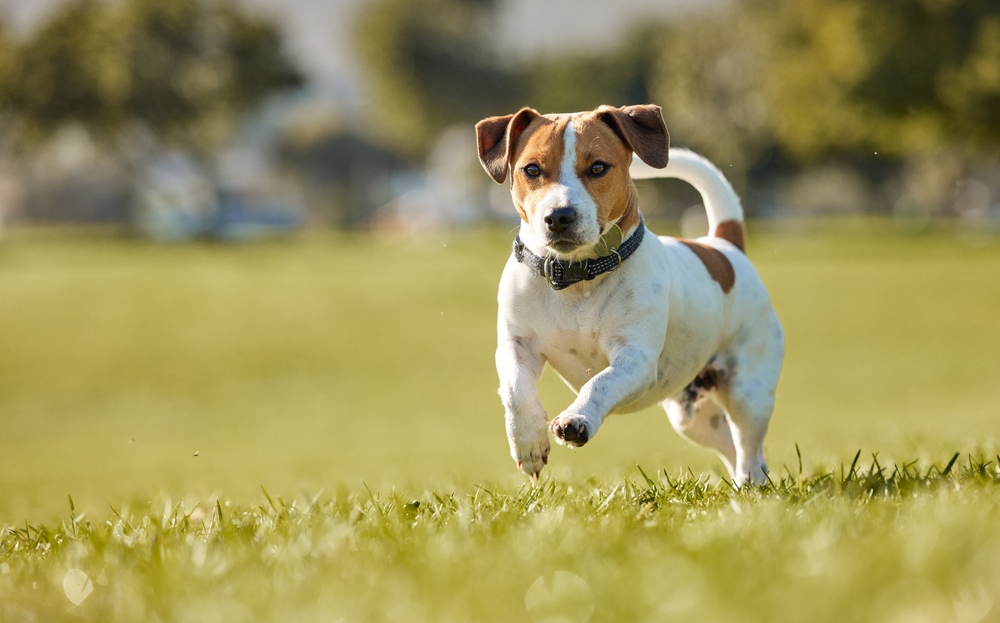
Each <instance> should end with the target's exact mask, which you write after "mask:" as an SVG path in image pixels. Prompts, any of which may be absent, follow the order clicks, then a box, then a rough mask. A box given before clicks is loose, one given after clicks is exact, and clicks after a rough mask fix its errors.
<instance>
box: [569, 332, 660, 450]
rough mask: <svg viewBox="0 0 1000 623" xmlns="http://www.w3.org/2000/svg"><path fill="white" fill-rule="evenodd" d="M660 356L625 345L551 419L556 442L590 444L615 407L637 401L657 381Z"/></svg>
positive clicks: (648, 350)
mask: <svg viewBox="0 0 1000 623" xmlns="http://www.w3.org/2000/svg"><path fill="white" fill-rule="evenodd" d="M656 364H657V353H656V352H655V351H652V350H650V349H648V348H644V347H641V346H631V345H625V346H622V347H621V348H619V349H617V352H614V353H612V357H611V364H610V365H609V366H608V367H607V368H605V369H604V370H602V371H601V372H600V373H599V374H597V376H595V377H594V378H592V379H590V381H588V382H587V383H586V384H585V385H584V386H583V387H581V388H580V393H579V395H577V397H576V400H574V401H573V404H571V405H570V406H569V407H568V408H567V409H566V410H565V411H563V412H562V413H561V414H560V415H559V417H557V418H554V419H553V420H552V425H551V428H552V434H553V435H554V436H555V438H556V441H558V442H559V443H562V444H564V445H568V446H582V445H583V444H585V443H587V441H589V440H590V439H591V438H592V437H593V436H594V434H595V433H597V429H598V427H600V425H601V423H602V422H603V421H604V418H605V417H607V415H608V414H609V413H611V412H612V411H613V410H614V409H615V408H617V407H619V406H621V405H624V404H628V403H629V402H632V401H634V400H635V399H637V398H638V397H639V396H640V395H642V393H643V392H645V391H646V390H647V389H649V387H650V386H651V385H652V384H653V383H654V382H655V381H656Z"/></svg>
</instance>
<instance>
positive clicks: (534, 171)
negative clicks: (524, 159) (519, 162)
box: [524, 164, 542, 177]
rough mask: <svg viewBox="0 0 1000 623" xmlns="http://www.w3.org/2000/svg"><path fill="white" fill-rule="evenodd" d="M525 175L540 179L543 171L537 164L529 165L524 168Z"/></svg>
mask: <svg viewBox="0 0 1000 623" xmlns="http://www.w3.org/2000/svg"><path fill="white" fill-rule="evenodd" d="M524 174H525V175H527V176H528V177H538V176H539V175H541V174H542V170H541V169H539V168H538V165H537V164H529V165H528V166H526V167H524Z"/></svg>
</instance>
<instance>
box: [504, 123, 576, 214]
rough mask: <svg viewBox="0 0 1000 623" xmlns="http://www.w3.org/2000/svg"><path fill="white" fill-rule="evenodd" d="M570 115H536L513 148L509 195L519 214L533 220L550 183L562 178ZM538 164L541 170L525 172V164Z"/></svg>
mask: <svg viewBox="0 0 1000 623" xmlns="http://www.w3.org/2000/svg"><path fill="white" fill-rule="evenodd" d="M567 123H569V118H565V119H559V118H552V117H548V116H545V117H537V118H536V119H534V120H532V121H531V123H530V124H528V126H527V127H526V128H525V129H524V131H523V132H522V133H521V135H520V137H519V138H518V139H517V140H516V141H515V142H514V144H513V145H512V147H511V155H510V163H511V164H510V167H511V180H510V195H511V199H513V200H514V207H515V208H516V209H517V213H518V214H519V215H520V216H521V218H522V219H523V220H524V221H526V222H529V223H530V222H531V219H532V217H533V216H534V214H533V212H534V209H535V206H537V205H538V204H539V203H540V202H541V199H542V197H544V196H545V193H546V192H548V189H549V184H551V183H552V182H553V181H557V180H558V179H559V169H560V167H561V165H562V157H563V149H564V146H563V131H564V130H565V129H566V124H567ZM529 164H536V165H538V168H539V170H540V171H541V173H540V174H539V176H538V177H535V178H532V177H528V176H527V175H525V174H524V167H526V166H527V165H529Z"/></svg>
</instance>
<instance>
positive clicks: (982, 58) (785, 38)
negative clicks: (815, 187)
mask: <svg viewBox="0 0 1000 623" xmlns="http://www.w3.org/2000/svg"><path fill="white" fill-rule="evenodd" d="M495 8H496V7H495V1H494V0H379V1H378V2H375V3H373V4H372V5H370V6H369V8H368V9H367V10H366V11H365V13H364V14H363V17H362V20H361V24H362V27H361V29H360V30H359V39H358V42H359V44H360V49H361V52H362V58H363V61H364V62H365V65H366V66H367V68H368V70H369V77H370V79H371V81H372V84H373V85H374V91H375V95H376V97H375V100H374V101H375V102H376V109H377V110H376V111H374V115H373V118H374V123H375V125H378V126H380V127H381V128H382V129H383V130H384V131H386V132H388V133H389V134H391V135H392V136H394V137H405V140H404V142H405V144H406V145H407V147H408V148H409V149H411V150H419V149H421V148H423V147H425V146H426V145H427V143H428V141H429V140H430V138H431V137H433V136H434V135H435V134H436V132H437V131H439V130H440V129H441V128H442V127H443V126H444V125H447V124H452V123H458V122H474V121H476V120H478V119H479V118H481V117H483V116H486V115H490V114H502V113H505V112H511V111H513V110H516V109H517V108H519V107H520V106H522V105H531V106H533V107H536V108H538V109H540V110H542V111H543V112H555V111H572V110H582V109H588V108H592V107H594V106H596V105H598V104H601V103H609V104H615V105H621V104H632V103H642V102H646V101H652V102H655V103H658V104H661V105H662V106H663V107H664V114H665V116H666V119H667V125H668V127H670V129H671V135H672V137H673V138H674V139H675V142H676V143H677V144H682V145H685V146H690V147H692V148H694V149H697V150H699V151H702V152H704V153H706V154H707V155H708V156H710V157H711V158H713V159H714V160H716V161H717V162H720V164H723V165H731V168H730V166H727V167H726V168H727V172H731V173H732V175H733V176H734V177H735V178H737V179H739V178H740V176H741V172H742V171H745V170H753V169H754V168H755V167H758V168H759V167H760V166H762V163H765V162H770V163H772V165H771V166H773V163H774V162H776V161H777V162H781V163H784V164H783V165H782V166H785V167H792V168H797V167H800V166H806V165H809V164H810V163H816V162H821V161H826V160H830V159H834V160H839V161H844V160H845V159H846V160H849V161H855V162H868V163H869V164H870V163H871V161H872V160H873V158H874V156H875V155H876V152H877V154H878V157H879V158H878V159H879V161H880V162H883V163H884V162H889V161H895V162H904V161H910V160H921V159H923V160H926V159H929V158H935V157H938V156H939V155H940V154H941V153H950V154H953V155H954V157H955V158H957V159H969V158H973V159H974V158H991V159H995V158H997V157H998V156H1000V153H998V149H1000V4H998V3H997V2H995V0H887V1H885V2H869V1H867V0H743V1H742V2H738V3H735V4H733V5H731V6H729V7H727V8H725V9H723V10H720V11H717V12H713V13H695V14H691V15H687V16H684V17H682V18H679V19H678V20H677V21H674V22H670V23H667V24H663V25H659V26H657V25H649V24H647V25H644V26H642V27H641V28H640V29H639V30H637V31H636V32H635V33H633V34H631V35H630V36H628V37H626V38H624V39H623V41H622V44H621V45H620V46H618V47H617V48H616V49H610V50H608V49H602V50H594V51H592V52H591V51H587V52H583V53H579V52H577V53H565V54H546V55H539V57H537V58H531V59H528V60H524V61H512V60H510V59H503V58H501V57H500V55H499V54H498V53H497V52H496V50H498V49H499V46H498V45H497V43H498V42H497V41H496V38H495V37H496V35H495V32H496V28H495V23H494V22H493V19H494V11H495Z"/></svg>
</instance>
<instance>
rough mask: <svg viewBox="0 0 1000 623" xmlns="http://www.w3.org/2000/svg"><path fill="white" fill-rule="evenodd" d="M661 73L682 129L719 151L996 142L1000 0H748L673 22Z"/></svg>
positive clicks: (662, 89)
mask: <svg viewBox="0 0 1000 623" xmlns="http://www.w3.org/2000/svg"><path fill="white" fill-rule="evenodd" d="M657 70H658V72H659V73H658V75H657V77H656V87H655V89H654V92H655V93H656V96H657V98H658V99H659V100H660V101H661V102H662V103H663V104H664V106H665V108H666V109H667V110H668V111H670V114H671V115H672V116H673V117H674V118H673V119H672V121H673V125H674V129H675V130H677V131H678V133H679V134H681V135H684V136H685V137H686V138H689V139H690V142H691V143H692V144H693V145H695V146H697V147H698V148H700V149H703V150H704V151H706V152H709V153H711V154H712V155H713V156H715V157H717V158H723V159H729V158H732V159H736V160H737V161H742V162H743V163H748V164H749V163H753V161H754V159H755V158H756V157H757V155H758V153H759V152H760V150H761V149H762V148H765V147H777V148H779V149H781V150H782V151H783V152H784V153H786V154H788V155H790V156H791V157H792V158H794V159H795V160H797V161H799V162H811V161H815V160H817V159H821V158H824V157H829V156H832V155H837V154H841V155H842V154H854V155H855V156H861V155H866V154H873V153H874V152H878V153H880V154H885V155H890V156H895V157H898V158H908V157H919V156H924V155H927V154H928V153H930V152H933V151H934V150H938V149H942V148H946V149H955V150H958V151H960V152H961V153H962V154H964V155H965V156H975V155H977V154H978V155H992V156H995V155H996V154H997V146H998V145H1000V5H998V4H997V3H996V2H989V1H988V0H892V1H888V2H866V1H864V0H781V1H778V2H773V1H765V0H747V1H745V2H743V3H741V4H740V5H738V6H737V7H736V8H735V9H734V10H733V11H731V12H729V13H725V14H720V15H717V16H713V17H710V18H707V19H702V20H700V21H699V22H697V23H696V24H694V25H693V27H691V26H689V25H686V24H676V25H673V26H671V27H670V28H668V30H666V31H665V33H664V38H663V51H662V56H661V59H660V62H659V63H658V66H657ZM720 129H721V130H724V131H720Z"/></svg>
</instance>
